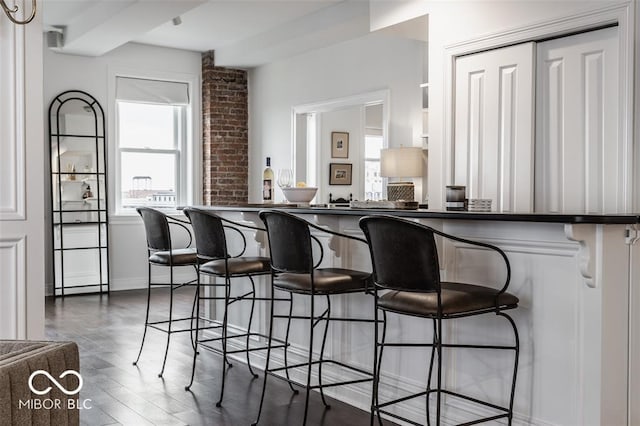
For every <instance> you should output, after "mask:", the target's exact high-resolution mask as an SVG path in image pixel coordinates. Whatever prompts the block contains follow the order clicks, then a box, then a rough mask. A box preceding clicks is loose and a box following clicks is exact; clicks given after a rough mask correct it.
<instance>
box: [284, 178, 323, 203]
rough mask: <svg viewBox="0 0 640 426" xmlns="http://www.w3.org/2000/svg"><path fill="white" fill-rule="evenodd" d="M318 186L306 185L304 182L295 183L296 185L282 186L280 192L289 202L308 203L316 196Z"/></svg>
mask: <svg viewBox="0 0 640 426" xmlns="http://www.w3.org/2000/svg"><path fill="white" fill-rule="evenodd" d="M316 192H318V188H315V187H312V186H307V185H306V184H305V183H304V182H298V183H296V186H290V187H288V188H282V193H283V194H284V196H285V198H286V199H287V201H288V202H290V203H304V204H309V203H310V202H311V200H313V197H315V196H316Z"/></svg>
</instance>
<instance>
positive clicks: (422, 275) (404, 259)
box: [360, 216, 440, 292]
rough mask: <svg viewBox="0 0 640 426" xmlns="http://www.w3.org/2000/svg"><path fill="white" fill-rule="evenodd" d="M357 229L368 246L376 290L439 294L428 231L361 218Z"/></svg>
mask: <svg viewBox="0 0 640 426" xmlns="http://www.w3.org/2000/svg"><path fill="white" fill-rule="evenodd" d="M360 228H361V229H362V231H363V232H364V235H365V236H366V238H367V241H368V242H369V250H370V252H371V260H372V264H373V280H374V282H375V283H376V285H377V286H378V287H381V288H384V289H391V290H408V291H422V292H440V265H439V263H438V249H437V246H436V242H435V238H434V236H433V234H434V232H433V230H432V229H431V228H429V227H428V226H425V225H422V224H419V223H415V222H410V221H407V220H403V219H399V218H395V217H390V216H365V217H363V218H362V219H360Z"/></svg>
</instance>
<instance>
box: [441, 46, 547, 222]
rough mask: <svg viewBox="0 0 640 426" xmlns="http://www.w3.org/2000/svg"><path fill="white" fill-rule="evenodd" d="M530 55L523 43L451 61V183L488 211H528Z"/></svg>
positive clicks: (530, 203) (530, 181)
mask: <svg viewBox="0 0 640 426" xmlns="http://www.w3.org/2000/svg"><path fill="white" fill-rule="evenodd" d="M533 57H534V44H533V43H525V44H520V45H517V46H511V47H506V48H503V49H496V50H491V51H488V52H481V53H476V54H473V55H467V56H462V57H460V58H458V59H457V60H456V68H455V117H454V118H455V132H454V138H455V142H454V182H453V184H455V185H464V186H466V187H467V197H468V198H483V199H491V200H493V207H492V208H493V210H494V211H496V210H497V211H501V212H529V211H531V210H532V209H533V124H534V122H533Z"/></svg>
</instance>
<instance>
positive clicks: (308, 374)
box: [302, 283, 315, 425]
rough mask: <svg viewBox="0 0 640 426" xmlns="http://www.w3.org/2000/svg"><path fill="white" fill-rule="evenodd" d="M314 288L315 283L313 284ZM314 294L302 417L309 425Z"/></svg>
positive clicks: (303, 422) (304, 423) (312, 297)
mask: <svg viewBox="0 0 640 426" xmlns="http://www.w3.org/2000/svg"><path fill="white" fill-rule="evenodd" d="M311 285H312V288H313V283H312V284H311ZM314 299H315V297H314V296H313V294H312V295H311V314H310V315H309V361H308V362H309V364H308V365H307V389H306V391H307V392H306V394H305V399H304V416H303V417H302V424H303V425H306V424H307V415H308V413H309V396H310V393H311V389H310V387H311V369H312V367H313V364H312V362H313V316H314V314H315V307H314Z"/></svg>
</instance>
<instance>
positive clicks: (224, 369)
mask: <svg viewBox="0 0 640 426" xmlns="http://www.w3.org/2000/svg"><path fill="white" fill-rule="evenodd" d="M224 282H225V286H224V317H223V319H222V387H221V388H220V398H219V399H218V402H216V407H220V406H221V405H222V398H223V397H224V382H225V381H226V373H227V363H228V364H229V368H231V367H232V365H231V363H230V362H229V361H227V320H228V318H229V296H230V295H229V293H230V292H231V285H230V284H231V280H230V279H229V277H226V278H225V281H224Z"/></svg>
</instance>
